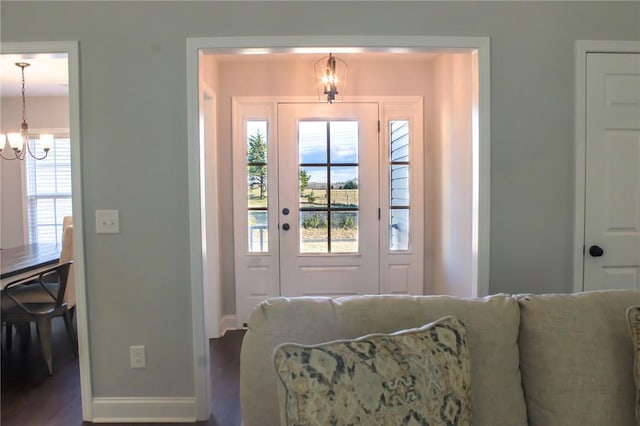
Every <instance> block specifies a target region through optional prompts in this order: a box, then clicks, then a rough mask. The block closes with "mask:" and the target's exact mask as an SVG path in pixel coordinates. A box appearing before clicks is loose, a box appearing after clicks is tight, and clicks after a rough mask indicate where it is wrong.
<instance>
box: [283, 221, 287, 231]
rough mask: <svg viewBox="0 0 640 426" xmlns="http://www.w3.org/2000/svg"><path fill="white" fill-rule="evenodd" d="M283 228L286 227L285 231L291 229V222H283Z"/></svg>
mask: <svg viewBox="0 0 640 426" xmlns="http://www.w3.org/2000/svg"><path fill="white" fill-rule="evenodd" d="M282 229H284V230H285V231H288V230H289V224H288V223H283V224H282Z"/></svg>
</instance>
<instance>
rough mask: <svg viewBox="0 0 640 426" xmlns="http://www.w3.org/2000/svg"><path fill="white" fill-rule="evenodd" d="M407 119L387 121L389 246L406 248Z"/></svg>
mask: <svg viewBox="0 0 640 426" xmlns="http://www.w3.org/2000/svg"><path fill="white" fill-rule="evenodd" d="M409 130H410V129H409V121H408V120H391V121H390V122H389V218H390V224H389V249H390V250H395V251H400V250H409V211H410V205H409V193H410V191H409V183H410V182H409V176H410V173H409V172H410V167H411V166H410V163H409V152H410V150H409V143H410V140H409Z"/></svg>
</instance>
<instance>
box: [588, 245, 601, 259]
mask: <svg viewBox="0 0 640 426" xmlns="http://www.w3.org/2000/svg"><path fill="white" fill-rule="evenodd" d="M589 254H590V255H591V257H600V256H602V255H603V254H604V250H603V249H602V247H600V246H597V245H593V246H591V247H589Z"/></svg>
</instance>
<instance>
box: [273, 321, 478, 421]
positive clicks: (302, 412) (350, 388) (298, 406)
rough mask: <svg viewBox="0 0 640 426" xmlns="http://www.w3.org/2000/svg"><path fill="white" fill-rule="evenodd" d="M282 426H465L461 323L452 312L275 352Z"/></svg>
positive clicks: (467, 395) (467, 387) (467, 388)
mask: <svg viewBox="0 0 640 426" xmlns="http://www.w3.org/2000/svg"><path fill="white" fill-rule="evenodd" d="M274 363H275V368H276V372H277V375H278V378H279V384H278V386H279V389H278V391H279V397H280V418H281V424H282V425H286V426H298V425H305V426H312V425H322V426H325V425H354V426H355V425H389V426H391V425H430V426H436V425H471V371H470V369H471V365H470V359H469V351H468V348H467V343H466V329H465V325H464V323H463V322H462V321H460V320H458V319H457V318H455V317H445V318H441V319H439V320H437V321H434V322H432V323H430V324H427V325H424V326H422V327H420V328H416V329H409V330H402V331H398V332H396V333H392V334H371V335H367V336H364V337H360V338H357V339H353V340H339V341H334V342H328V343H323V344H320V345H299V344H293V343H285V344H283V345H280V346H279V347H277V348H276V349H275V351H274Z"/></svg>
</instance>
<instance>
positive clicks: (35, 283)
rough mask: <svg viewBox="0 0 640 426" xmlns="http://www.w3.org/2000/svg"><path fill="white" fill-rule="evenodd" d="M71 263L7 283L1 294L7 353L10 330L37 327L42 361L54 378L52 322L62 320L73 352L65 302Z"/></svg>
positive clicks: (68, 314)
mask: <svg viewBox="0 0 640 426" xmlns="http://www.w3.org/2000/svg"><path fill="white" fill-rule="evenodd" d="M72 264H73V261H68V262H64V263H59V264H58V265H56V266H53V267H51V268H48V269H46V270H44V271H42V272H40V273H38V274H34V275H31V276H28V277H26V278H22V279H19V280H16V281H13V282H10V283H9V284H7V285H6V286H5V288H4V289H3V290H2V297H1V302H2V311H1V315H2V321H3V322H5V323H6V342H7V350H10V349H11V335H12V332H13V330H12V328H13V327H12V326H13V325H14V324H24V323H26V325H27V326H29V324H30V323H31V322H35V323H36V327H37V330H38V337H39V340H40V349H41V351H42V357H43V358H44V361H45V363H46V364H47V369H48V371H49V375H53V356H52V339H51V320H52V319H53V318H56V317H62V318H63V319H64V324H65V328H66V329H67V333H68V334H69V338H70V339H71V343H72V345H73V347H74V351H75V350H76V349H75V348H76V347H77V346H76V337H75V332H74V331H73V324H72V320H71V313H70V311H69V309H68V308H67V303H66V302H65V292H66V290H67V283H68V277H69V269H70V268H71V265H72Z"/></svg>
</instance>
